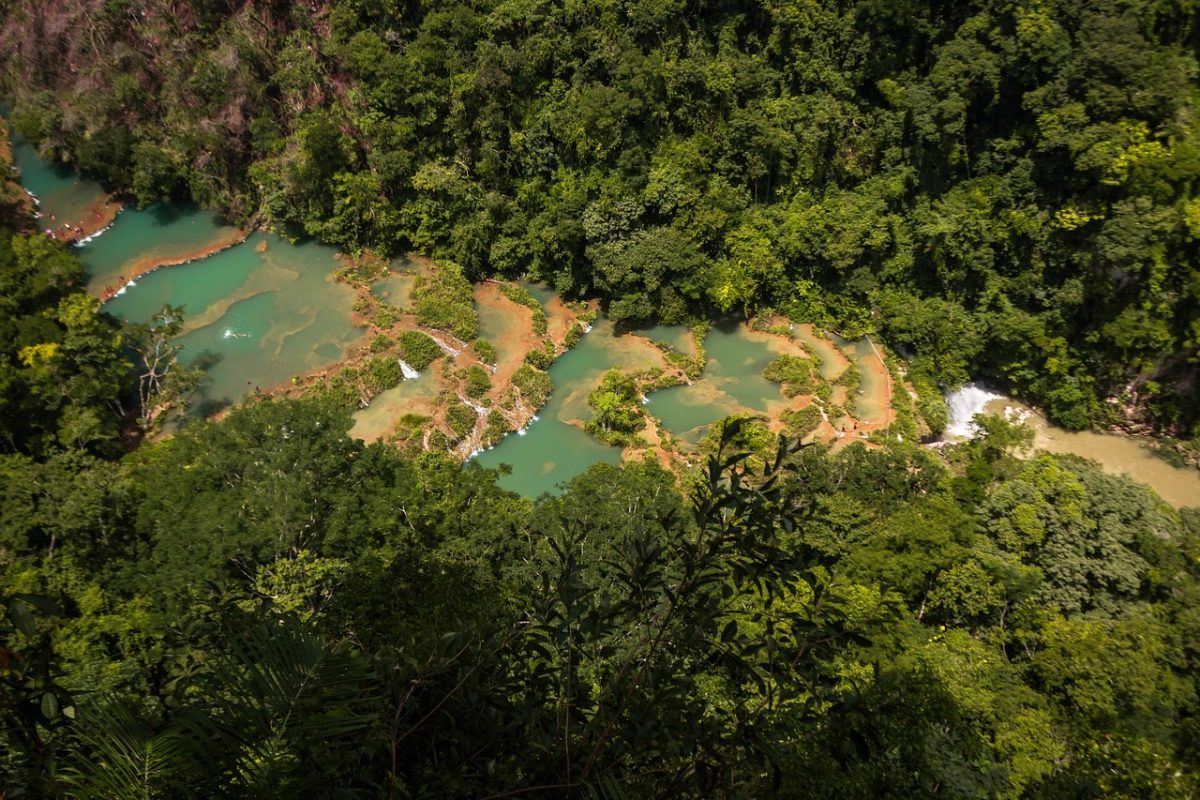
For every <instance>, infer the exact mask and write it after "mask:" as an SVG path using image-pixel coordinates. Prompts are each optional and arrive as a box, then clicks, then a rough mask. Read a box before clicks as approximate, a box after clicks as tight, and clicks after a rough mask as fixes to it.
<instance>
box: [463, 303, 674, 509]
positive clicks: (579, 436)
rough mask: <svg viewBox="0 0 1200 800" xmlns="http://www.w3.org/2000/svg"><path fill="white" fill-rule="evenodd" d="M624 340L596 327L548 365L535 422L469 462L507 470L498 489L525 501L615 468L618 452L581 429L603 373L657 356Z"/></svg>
mask: <svg viewBox="0 0 1200 800" xmlns="http://www.w3.org/2000/svg"><path fill="white" fill-rule="evenodd" d="M543 296H544V295H543ZM539 300H542V298H540V297H539ZM542 302H544V300H543V301H542ZM629 339H630V337H623V336H618V335H616V333H615V331H614V330H613V326H612V323H611V322H607V321H601V322H597V323H596V325H595V326H594V327H593V328H592V330H591V332H589V333H587V334H586V335H584V337H583V338H582V339H580V340H579V343H578V344H577V345H575V347H574V348H573V349H572V350H570V351H569V352H567V353H565V354H564V355H563V356H562V357H561V358H559V359H558V360H557V361H555V362H554V364H552V365H551V367H550V370H549V372H550V379H551V380H552V381H553V382H554V392H553V393H552V394H551V395H550V399H549V400H548V401H547V403H546V405H545V407H543V408H542V410H541V411H540V412H538V418H537V419H536V420H534V421H533V422H532V423H530V425H529V426H528V427H527V428H526V429H525V430H524V431H521V432H519V433H516V434H511V435H509V436H507V437H505V438H504V439H503V440H502V441H501V442H500V444H498V445H496V446H495V447H494V448H492V449H491V450H487V451H485V452H483V453H480V454H479V455H478V456H476V459H475V460H476V461H477V462H478V463H479V464H481V465H483V466H485V467H498V466H500V465H501V464H508V465H510V466H511V467H512V472H511V473H509V474H508V475H504V476H502V477H501V478H500V485H501V486H503V487H504V488H506V489H511V490H513V491H515V492H518V493H520V494H523V495H525V496H527V497H536V496H538V495H540V494H542V493H543V492H552V491H554V490H555V489H556V488H557V487H558V486H559V485H561V484H563V483H565V482H567V481H569V480H570V479H571V478H574V477H575V476H576V475H578V474H580V473H581V472H583V471H584V470H585V469H587V468H588V467H590V466H591V465H592V464H598V463H601V462H604V463H608V464H616V463H618V462H619V461H620V460H621V449H620V448H618V447H612V446H610V445H607V444H603V443H601V442H598V441H596V440H595V439H593V438H592V437H591V436H588V435H587V434H586V433H584V432H583V424H584V423H585V422H586V421H587V420H588V419H590V417H591V410H590V409H589V408H588V405H587V396H588V394H589V393H590V392H591V391H592V389H594V388H595V387H596V385H597V384H598V383H599V382H600V378H601V376H603V374H604V372H605V371H606V370H608V369H609V368H611V367H614V366H616V367H621V368H624V369H642V368H645V367H647V366H652V365H653V364H654V363H655V356H656V355H657V353H656V352H655V351H654V350H653V348H652V347H650V346H648V345H647V344H646V343H645V342H644V341H643V342H642V344H641V346H638V345H637V344H635V343H633V342H631V341H629Z"/></svg>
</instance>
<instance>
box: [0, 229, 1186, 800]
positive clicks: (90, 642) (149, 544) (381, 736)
mask: <svg viewBox="0 0 1200 800" xmlns="http://www.w3.org/2000/svg"><path fill="white" fill-rule="evenodd" d="M0 245H2V246H0V279H2V280H3V282H4V287H5V290H6V291H5V297H6V298H9V299H8V300H6V301H5V303H4V304H3V305H0V334H2V335H3V337H4V338H3V346H4V353H5V364H4V370H5V372H4V375H5V376H6V377H5V381H6V387H13V386H18V385H19V386H20V387H21V388H20V389H19V390H15V389H7V388H6V392H5V403H6V404H5V406H4V413H3V415H2V417H0V419H2V421H3V425H4V428H3V431H4V436H3V438H2V439H0V792H2V794H3V796H4V797H6V798H8V797H12V798H19V797H60V796H61V797H71V798H103V799H104V800H111V799H113V798H131V797H138V798H164V799H165V798H180V797H205V798H209V797H229V798H255V799H256V800H257V799H258V798H294V797H396V798H400V797H414V798H415V797H476V798H479V797H493V798H499V797H522V796H524V797H530V796H536V797H578V798H607V799H608V800H616V799H618V798H655V797H657V798H675V797H696V798H712V797H726V798H750V797H754V798H792V797H808V796H813V797H846V798H876V797H898V798H900V797H903V798H912V797H948V798H984V797H987V798H993V797H1012V798H1016V797H1028V798H1056V799H1057V798H1064V797H1067V798H1090V797H1115V798H1180V799H1181V800H1182V799H1183V798H1192V797H1195V796H1196V795H1197V793H1200V757H1198V755H1197V754H1198V753H1200V724H1198V719H1200V717H1198V714H1200V697H1198V695H1197V691H1198V688H1200V687H1198V686H1197V683H1198V680H1200V649H1198V647H1197V643H1198V642H1200V602H1198V601H1200V566H1198V565H1200V510H1197V509H1190V510H1184V511H1182V512H1180V511H1176V510H1174V509H1172V508H1170V507H1169V506H1166V505H1165V504H1163V503H1162V501H1161V500H1159V499H1158V498H1157V497H1156V496H1155V495H1153V494H1152V493H1151V492H1150V491H1149V490H1147V489H1144V488H1141V487H1139V486H1136V485H1134V484H1132V483H1130V482H1128V481H1126V480H1124V479H1121V478H1114V477H1109V476H1107V475H1104V474H1102V473H1101V472H1099V471H1098V470H1097V469H1096V468H1095V467H1093V466H1090V465H1088V464H1087V463H1085V462H1082V461H1079V460H1075V459H1071V458H1055V457H1050V456H1043V457H1038V458H1036V459H1033V460H1029V461H1022V460H1019V459H1017V458H1015V457H1013V456H1012V455H1011V453H1012V452H1013V450H1014V448H1017V447H1019V446H1020V445H1021V443H1022V442H1023V441H1025V440H1026V439H1027V437H1028V434H1027V433H1025V432H1023V431H1022V430H1021V429H1016V428H1013V427H1011V426H1009V425H1008V424H1007V423H1004V422H1001V421H999V420H993V421H985V423H984V425H985V435H984V436H983V437H982V438H980V439H978V440H976V441H974V442H972V443H970V444H966V445H962V446H959V447H957V448H955V449H952V450H950V451H949V452H948V453H947V454H946V457H945V458H942V457H940V456H939V455H937V454H936V453H935V452H934V451H932V450H930V449H928V448H923V447H921V446H919V445H917V444H915V443H910V442H895V443H893V444H891V445H890V446H889V447H888V448H887V449H874V450H870V449H867V448H866V447H864V446H863V445H862V444H855V445H852V446H851V447H849V448H846V449H845V450H843V451H842V452H840V453H838V454H836V455H833V454H830V453H829V452H828V451H826V450H825V449H824V448H823V447H819V446H811V447H805V448H796V447H794V446H782V445H781V446H778V447H777V444H776V442H774V441H773V440H772V439H771V437H770V436H769V435H768V434H767V433H766V429H765V428H764V427H762V426H761V424H758V423H756V422H754V421H752V420H742V421H739V422H733V423H731V424H730V425H729V426H728V427H726V428H724V429H723V430H718V431H717V432H716V433H714V434H712V435H710V436H709V437H707V438H706V443H707V444H706V446H707V447H708V449H709V457H710V460H709V462H708V464H707V466H706V467H702V468H699V469H698V470H697V471H696V473H695V474H692V475H689V476H686V477H685V479H684V480H683V483H682V485H680V484H678V483H677V482H676V479H675V476H673V475H671V474H669V473H667V472H664V471H663V470H662V469H661V468H660V467H659V466H658V465H657V464H656V463H654V462H653V461H647V462H645V463H640V464H630V465H626V466H623V467H613V466H608V465H598V466H595V467H593V468H592V469H590V470H589V471H587V472H586V473H584V474H583V475H582V476H580V477H578V478H576V479H575V480H574V481H572V482H571V484H570V485H569V487H568V488H567V490H566V491H565V493H564V494H562V495H561V496H559V497H543V498H542V499H540V500H538V501H536V502H531V501H529V500H525V499H523V498H520V497H517V496H516V495H513V494H511V493H508V492H505V491H503V490H501V489H500V488H499V487H498V486H497V484H496V475H495V474H494V473H492V472H488V471H486V470H484V469H482V468H480V467H478V466H468V467H466V468H463V467H461V466H460V465H459V464H458V463H457V462H455V461H453V460H451V459H450V458H449V457H447V456H446V455H444V454H442V453H434V452H422V453H407V454H406V453H405V452H404V451H403V450H402V449H400V448H394V447H389V446H386V445H383V444H373V445H369V446H367V445H364V444H363V443H362V442H359V441H357V440H353V439H351V438H350V437H348V435H347V430H348V429H349V427H350V422H351V420H350V417H349V412H348V411H347V410H346V407H345V405H344V404H343V403H341V402H339V401H338V400H337V399H336V398H335V397H333V396H316V397H313V398H310V399H307V400H300V401H275V400H273V401H259V402H256V403H253V404H250V405H248V406H244V407H242V408H239V409H236V410H234V411H233V412H232V413H231V414H230V415H229V416H228V417H226V418H225V419H224V420H222V421H220V422H204V423H197V424H193V425H189V426H186V427H185V428H184V429H182V430H181V431H180V432H178V433H177V434H176V435H174V436H172V437H170V438H165V439H160V440H158V441H154V442H149V443H144V444H143V445H142V446H141V447H140V448H138V449H136V450H133V451H128V452H125V453H124V454H123V455H122V454H121V451H122V450H123V449H124V448H121V447H116V446H114V443H113V441H112V439H113V437H115V436H117V435H118V434H119V433H120V432H122V431H125V430H128V429H129V427H130V426H133V427H136V425H137V420H138V419H139V418H141V417H142V416H144V415H143V414H141V413H140V412H139V411H137V410H136V409H135V408H130V409H129V410H126V411H124V412H123V415H122V413H121V412H120V410H119V409H118V408H116V407H115V405H114V402H113V399H114V398H117V397H126V398H131V399H130V400H129V402H131V403H132V402H133V400H132V398H134V397H137V396H138V389H137V387H138V386H139V385H140V384H141V381H142V370H138V369H134V368H133V365H134V364H138V363H140V362H139V361H138V358H137V356H136V349H133V348H125V347H123V346H121V345H122V342H123V341H124V337H126V336H132V337H135V339H136V336H138V335H144V333H145V332H142V333H141V334H139V333H138V331H137V330H134V329H128V328H126V327H124V326H122V325H121V324H120V323H118V322H116V321H115V320H112V319H111V318H109V317H108V316H107V315H105V314H103V313H99V312H97V311H96V309H95V308H94V306H93V305H89V304H87V303H85V302H84V300H83V298H85V297H86V296H85V295H82V294H80V293H75V292H72V290H71V287H72V286H74V283H73V279H72V277H71V276H73V275H77V274H78V270H79V265H78V263H77V261H76V259H75V257H74V256H73V255H71V254H70V253H69V252H68V251H66V250H65V249H64V248H63V247H62V246H61V245H60V244H58V243H55V242H51V241H49V240H47V239H45V238H43V237H40V236H38V235H37V234H33V235H32V236H26V235H23V234H20V233H13V232H12V231H5V232H4V233H3V237H2V238H0ZM51 287H59V288H51ZM85 323H86V324H85ZM29 348H34V351H33V352H34V354H33V355H29V354H28V353H29ZM48 349H53V350H54V352H53V353H49V352H48ZM43 351H46V352H43ZM46 370H53V371H54V374H55V375H57V376H58V377H59V379H58V380H57V381H51V380H49V379H48V378H47V377H46V375H45V374H44V372H45V371H46ZM619 378H620V376H615V377H613V378H612V379H611V381H610V383H611V384H612V386H614V387H615V386H618V385H619V384H620V381H619ZM610 388H612V387H610ZM55 391H56V392H57V394H55ZM614 391H615V389H614ZM152 402H157V401H154V400H152ZM463 408H464V409H465V410H466V411H467V412H468V413H469V414H470V416H471V417H474V411H473V410H471V409H470V408H468V407H466V406H463ZM421 421H422V418H419V417H417V418H415V419H414V420H413V423H414V425H416V426H417V427H419V426H420V425H421ZM84 423H86V424H84ZM798 424H799V423H798ZM114 426H115V429H114Z"/></svg>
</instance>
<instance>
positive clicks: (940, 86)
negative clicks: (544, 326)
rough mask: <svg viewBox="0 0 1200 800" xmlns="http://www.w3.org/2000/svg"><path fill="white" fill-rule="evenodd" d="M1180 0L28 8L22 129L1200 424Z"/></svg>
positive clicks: (630, 317) (152, 181)
mask: <svg viewBox="0 0 1200 800" xmlns="http://www.w3.org/2000/svg"><path fill="white" fill-rule="evenodd" d="M1198 21H1200V20H1198V12H1197V9H1196V8H1195V6H1194V4H1193V3H1191V2H1183V1H1182V0H1095V1H1094V2H1086V3H1078V2H1066V0H1046V1H1045V2H1018V1H1017V0H986V1H985V0H976V1H975V2H963V3H946V2H915V1H912V2H910V1H909V0H857V1H856V2H851V0H843V1H841V2H821V3H815V2H796V1H795V0H767V1H766V2H763V3H761V4H759V3H751V4H739V3H720V2H703V3H682V2H671V0H639V1H637V2H634V1H633V0H630V2H625V3H604V2H588V3H566V4H560V3H550V2H538V0H529V1H526V0H512V1H511V2H509V1H503V0H481V1H480V2H471V3H467V2H439V3H433V4H411V3H410V4H405V3H393V2H384V1H383V0H312V2H296V3H291V2H281V1H280V0H275V1H274V2H263V3H247V2H240V1H239V0H192V1H191V2H178V1H177V0H149V1H148V2H129V1H128V0H103V1H101V0H64V2H56V3H42V2H36V0H8V1H7V2H5V3H3V4H0V58H2V59H3V74H4V81H5V85H4V88H5V91H6V94H7V95H9V97H10V99H11V104H12V109H13V120H14V123H15V124H16V126H17V127H18V128H19V130H20V131H21V132H22V133H24V135H25V136H26V137H27V138H29V139H30V140H31V141H33V142H35V143H37V145H38V146H39V147H40V148H41V149H42V151H43V152H44V153H45V154H46V155H48V156H50V157H54V158H60V159H63V160H66V161H69V162H71V163H73V164H75V165H77V166H78V167H79V168H80V169H82V170H84V171H86V172H88V173H91V174H94V175H98V176H100V177H102V178H103V179H104V180H106V181H107V182H108V183H109V184H111V186H113V187H114V188H116V189H118V190H121V191H123V192H127V193H129V194H130V195H131V196H132V197H134V198H136V200H137V201H139V202H148V201H150V200H153V199H155V198H159V197H165V196H177V197H180V196H190V197H192V198H194V199H196V200H197V201H198V202H200V203H201V204H203V205H205V206H209V207H213V208H217V209H220V210H223V211H224V212H225V213H227V214H228V215H229V216H230V217H231V218H232V219H234V220H235V221H239V222H240V221H245V220H249V219H253V220H256V221H259V222H262V223H266V224H269V225H273V226H279V227H286V228H289V229H291V230H293V231H295V232H303V233H307V234H310V235H312V236H316V237H318V238H320V239H322V240H324V241H327V242H330V243H334V244H337V245H339V246H341V247H343V248H347V249H356V248H361V247H370V248H373V249H375V250H376V251H378V252H381V253H384V254H393V253H397V252H401V251H406V250H416V251H418V252H422V253H426V254H429V255H436V256H441V257H447V258H451V259H453V260H455V261H457V262H458V263H459V264H461V265H463V267H464V268H465V269H466V271H467V274H468V276H470V277H479V276H482V275H489V274H499V275H504V276H509V277H514V276H516V275H520V274H525V273H529V274H531V275H532V276H533V277H536V278H541V279H545V280H548V281H550V282H551V283H553V284H554V285H555V286H556V287H557V288H558V289H559V290H560V291H562V292H565V293H567V294H569V295H576V296H601V297H603V298H606V300H607V302H608V312H609V314H610V315H611V316H612V317H613V318H614V319H616V320H624V321H644V322H649V321H668V322H672V321H679V320H681V319H683V318H684V317H687V316H689V315H694V314H701V315H703V314H706V313H711V312H713V311H754V310H761V309H762V308H763V307H772V308H776V309H779V310H781V311H784V312H786V313H789V314H791V315H792V316H793V317H794V318H798V319H805V320H808V321H813V322H817V323H818V324H821V325H824V326H826V327H834V328H836V329H839V330H841V331H843V332H846V333H847V334H848V335H853V334H855V333H857V332H861V331H865V330H876V331H878V332H880V333H882V334H883V335H884V336H885V337H886V338H887V339H888V341H889V342H890V343H891V344H892V345H893V346H894V347H897V348H899V349H901V350H902V351H903V352H906V353H909V354H911V355H913V356H914V362H913V363H914V366H915V368H916V369H917V370H919V371H922V372H924V373H925V374H926V375H928V376H929V377H930V378H932V379H935V380H937V381H940V382H942V383H943V384H945V385H948V386H952V385H955V384H957V383H960V382H961V381H963V380H964V379H966V378H967V377H969V376H975V377H990V378H992V379H994V380H1000V381H1003V382H1005V383H1007V384H1009V385H1010V386H1011V387H1012V388H1013V389H1015V390H1016V391H1017V392H1018V393H1020V394H1022V395H1024V396H1025V397H1026V398H1028V399H1030V400H1032V401H1034V402H1037V403H1039V404H1041V405H1044V406H1045V407H1046V408H1047V410H1048V411H1049V413H1050V414H1051V415H1052V416H1053V417H1054V418H1055V419H1057V420H1058V421H1059V422H1061V423H1063V424H1065V425H1067V426H1070V427H1076V428H1080V427H1086V426H1089V425H1104V424H1118V423H1148V424H1150V425H1152V426H1154V427H1156V428H1158V429H1161V430H1166V431H1168V432H1173V433H1175V434H1177V435H1181V436H1194V435H1195V434H1196V432H1197V425H1198V424H1200V403H1198V402H1197V397H1200V387H1198V386H1197V382H1196V373H1197V353H1198V347H1200V273H1198V271H1197V263H1198V256H1200V245H1198V243H1197V242H1198V240H1200V198H1198V197H1197V195H1196V185H1197V177H1198V175H1200V144H1198V138H1197V136H1198V134H1197V125H1198V124H1200V123H1197V119H1198V111H1200V109H1198V108H1197V96H1196V88H1195V87H1196V81H1197V57H1196V56H1197V43H1198V42H1200V26H1198Z"/></svg>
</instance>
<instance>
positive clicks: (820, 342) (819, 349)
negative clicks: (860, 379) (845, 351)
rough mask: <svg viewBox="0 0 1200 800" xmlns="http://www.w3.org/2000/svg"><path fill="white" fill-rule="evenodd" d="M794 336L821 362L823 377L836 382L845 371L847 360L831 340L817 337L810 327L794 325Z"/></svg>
mask: <svg viewBox="0 0 1200 800" xmlns="http://www.w3.org/2000/svg"><path fill="white" fill-rule="evenodd" d="M792 336H793V337H794V338H795V339H797V340H798V341H799V342H800V343H801V344H802V345H804V349H805V350H807V351H808V352H809V353H811V354H812V355H814V356H816V357H817V360H819V361H820V362H821V368H820V372H821V377H822V378H824V379H825V380H827V381H831V380H834V379H835V378H837V377H838V376H839V375H841V374H842V372H844V371H845V369H846V362H845V358H844V357H843V356H842V354H841V353H840V352H838V348H837V345H835V344H834V343H833V342H832V341H831V340H830V339H826V338H824V337H822V336H818V335H816V333H814V332H812V331H811V330H810V326H808V325H793V326H792Z"/></svg>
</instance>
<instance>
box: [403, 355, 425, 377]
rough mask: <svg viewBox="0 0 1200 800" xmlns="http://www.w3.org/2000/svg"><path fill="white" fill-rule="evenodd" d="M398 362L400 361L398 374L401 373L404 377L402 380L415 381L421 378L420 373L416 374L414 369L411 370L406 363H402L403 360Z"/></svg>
mask: <svg viewBox="0 0 1200 800" xmlns="http://www.w3.org/2000/svg"><path fill="white" fill-rule="evenodd" d="M399 361H400V372H401V374H403V375H404V380H406V381H415V380H416V379H417V378H419V377H421V373H419V372H417V371H416V370H415V369H413V368H412V367H411V366H409V364H408V363H407V362H406V361H404V359H399Z"/></svg>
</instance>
